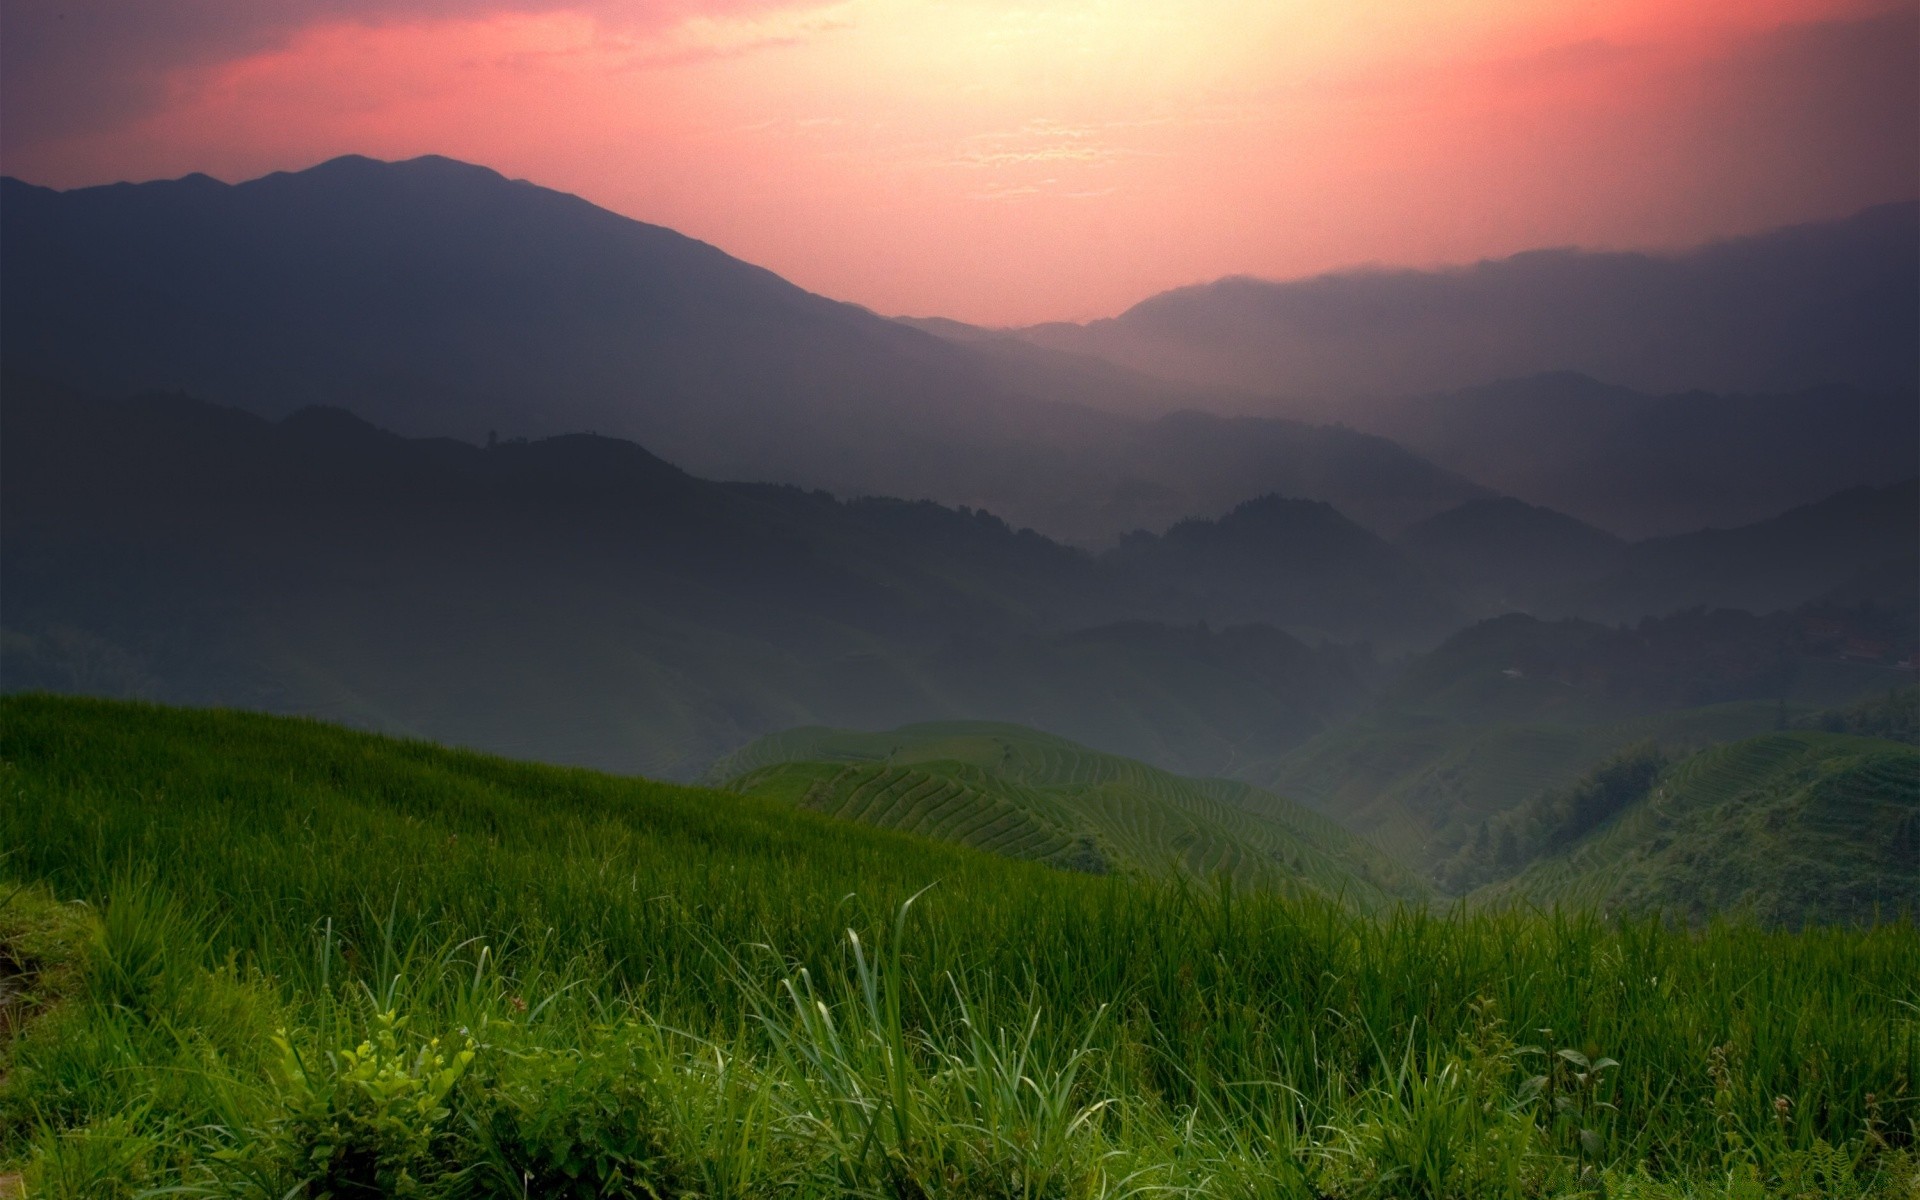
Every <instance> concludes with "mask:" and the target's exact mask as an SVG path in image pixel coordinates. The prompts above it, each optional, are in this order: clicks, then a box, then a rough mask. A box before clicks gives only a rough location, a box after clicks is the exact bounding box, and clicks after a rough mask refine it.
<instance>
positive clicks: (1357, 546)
mask: <svg viewBox="0 0 1920 1200" xmlns="http://www.w3.org/2000/svg"><path fill="white" fill-rule="evenodd" d="M1103 561H1105V562H1108V563H1111V564H1113V565H1114V566H1116V567H1117V568H1119V569H1120V570H1121V571H1123V572H1124V573H1126V574H1127V575H1129V576H1131V577H1132V578H1134V579H1136V580H1138V581H1139V582H1140V584H1141V585H1142V586H1143V587H1145V588H1147V589H1150V590H1151V591H1153V592H1155V593H1157V594H1159V595H1161V596H1163V597H1165V598H1166V602H1167V603H1169V604H1175V605H1177V604H1180V603H1183V602H1184V603H1190V604H1193V605H1195V606H1196V608H1197V609H1198V610H1199V611H1201V612H1206V613H1211V614H1214V615H1216V616H1218V617H1220V618H1221V619H1225V620H1238V621H1248V620H1269V621H1272V622H1274V623H1276V624H1280V625H1284V626H1286V627H1288V628H1291V629H1302V630H1312V631H1315V632H1318V633H1320V634H1322V635H1325V636H1331V637H1337V638H1342V639H1348V640H1351V639H1356V638H1368V637H1372V638H1379V639H1382V640H1389V641H1393V642H1396V643H1406V642H1419V641H1423V640H1427V639H1431V638H1437V637H1439V636H1441V635H1443V634H1444V633H1446V632H1447V631H1449V630H1451V629H1453V628H1455V627H1456V626H1457V625H1458V624H1459V623H1460V619H1461V618H1460V615H1459V612H1458V610H1457V609H1455V608H1454V607H1453V605H1452V604H1451V603H1450V601H1449V600H1448V599H1447V598H1446V596H1445V594H1444V592H1443V591H1442V590H1441V589H1440V588H1439V587H1438V586H1436V585H1435V584H1434V583H1433V582H1431V581H1430V580H1428V579H1427V578H1425V577H1424V576H1423V575H1422V574H1421V572H1420V571H1419V570H1418V569H1417V568H1415V567H1414V566H1413V565H1412V564H1411V563H1410V562H1408V561H1407V560H1406V558H1405V557H1404V556H1403V555H1402V554H1401V553H1400V552H1399V551H1397V550H1395V549H1394V548H1393V547H1392V546H1391V545H1389V544H1388V543H1386V542H1385V541H1383V540H1381V539H1380V538H1378V537H1376V536H1374V535H1373V534H1371V533H1369V532H1367V531H1366V530H1364V529H1362V528H1360V526H1358V525H1356V524H1354V523H1353V522H1352V521H1349V520H1347V519H1346V518H1345V517H1343V516H1341V515H1340V513H1339V512H1337V511H1335V510H1334V508H1333V507H1332V506H1331V505H1328V504H1324V503H1321V502H1319V501H1314V500H1299V499H1290V498H1286V497H1282V496H1262V497H1260V498H1258V499H1254V500H1249V501H1247V502H1246V503H1244V504H1241V505H1239V506H1238V507H1236V508H1235V509H1234V510H1233V511H1232V512H1230V513H1228V514H1227V515H1226V516H1224V517H1221V518H1220V519H1219V520H1216V521H1209V520H1203V519H1198V518H1194V519H1189V520H1186V521H1182V522H1180V523H1179V524H1177V525H1175V526H1173V527H1172V528H1171V529H1169V530H1167V532H1166V533H1164V534H1162V535H1160V536H1158V537H1155V536H1154V535H1152V534H1150V533H1146V532H1139V533H1135V534H1132V535H1130V536H1128V537H1126V538H1124V539H1122V540H1121V542H1120V544H1119V545H1118V546H1117V547H1115V548H1114V549H1113V550H1111V551H1109V552H1108V553H1107V554H1106V555H1105V556H1104V559H1103ZM1256 613H1257V614H1264V615H1262V616H1258V617H1256V616H1255V615H1254V614H1256Z"/></svg>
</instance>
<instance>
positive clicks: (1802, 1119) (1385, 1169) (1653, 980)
mask: <svg viewBox="0 0 1920 1200" xmlns="http://www.w3.org/2000/svg"><path fill="white" fill-rule="evenodd" d="M0 761H3V763H4V765H3V766H0V845H3V846H4V847H5V853H6V856H7V857H6V859H5V861H4V864H3V865H0V871H3V872H4V873H5V874H6V875H9V876H11V877H12V878H13V879H14V880H15V881H16V882H15V884H14V885H9V886H7V887H6V888H4V889H0V895H6V894H8V893H9V892H12V891H13V887H14V886H17V885H18V884H27V885H29V886H28V889H27V891H25V892H23V893H21V896H22V897H23V899H22V900H20V901H16V902H14V903H12V904H10V905H8V906H7V907H6V908H4V909H0V944H4V945H5V946H6V947H8V948H9V953H10V954H13V955H15V956H16V957H18V956H20V955H22V954H23V953H26V952H27V951H26V948H32V947H37V949H33V950H32V951H31V953H32V954H34V955H38V956H40V957H41V958H43V959H45V960H47V962H46V969H45V970H44V971H42V972H41V974H42V976H44V977H45V978H47V979H48V980H55V979H58V980H60V981H61V982H59V983H58V986H57V987H53V986H52V984H49V985H48V987H49V989H50V990H48V991H46V992H45V994H44V995H43V996H41V997H40V998H39V999H37V1000H36V1002H35V1007H34V1015H33V1016H32V1018H31V1019H30V1020H28V1021H26V1022H25V1023H23V1024H22V1025H21V1026H20V1028H19V1029H18V1030H17V1031H15V1032H14V1033H13V1034H12V1035H11V1040H10V1042H9V1044H8V1046H7V1048H6V1060H5V1078H4V1083H0V1175H4V1174H5V1173H6V1172H8V1171H10V1170H22V1171H24V1172H25V1176H26V1182H27V1185H28V1187H29V1189H30V1192H29V1194H31V1195H45V1196H132V1195H140V1194H150V1195H199V1196H232V1197H238V1196H260V1197H268V1196H272V1197H287V1196H315V1197H317V1196H322V1195H331V1196H334V1197H337V1198H341V1200H344V1198H346V1197H351V1196H368V1195H395V1196H409V1195H411V1196H423V1197H425V1196H503V1197H504V1196H524V1195H541V1196H656V1197H693V1196H701V1197H712V1198H716V1200H717V1198H722V1197H726V1198H734V1197H740V1198H745V1197H795V1198H801V1197H822V1198H824V1197H868V1196H871V1197H963V1198H964V1197H1008V1198H1011V1197H1021V1198H1028V1197H1031V1198H1039V1197H1053V1198H1058V1200H1083V1198H1091V1197H1121V1196H1146V1195H1154V1196H1163V1195H1165V1196H1208V1197H1234V1198H1247V1200H1253V1198H1266V1200H1277V1198H1282V1197H1285V1198H1290V1200H1291V1198H1295V1197H1298V1198H1306V1197H1343V1198H1344V1197H1351V1198H1355V1200H1358V1198H1360V1197H1409V1198H1412V1197H1461V1198H1463V1200H1464V1198H1467V1197H1473V1198H1476V1200H1478V1198H1481V1197H1494V1198H1498V1197H1533V1196H1597V1195H1600V1194H1602V1193H1604V1194H1606V1195H1609V1196H1614V1197H1629V1198H1632V1197H1640V1198H1647V1200H1651V1198H1654V1197H1661V1198H1667V1197H1715V1198H1727V1200H1732V1198H1734V1197H1743V1198H1744V1197H1762V1196H1776V1197H1784V1196H1853V1195H1862V1196H1875V1197H1889V1198H1890V1197H1896V1196H1897V1197H1902V1198H1904V1197H1907V1196H1910V1195H1911V1194H1913V1189H1914V1188H1915V1187H1916V1186H1917V1185H1920V1175H1916V1168H1915V1159H1914V1144H1915V1137H1916V1128H1915V1121H1916V1115H1917V1114H1916V1107H1915V1095H1914V1080H1915V1078H1916V1073H1917V1071H1920V1022H1917V1020H1916V1018H1917V1016H1920V932H1917V931H1916V930H1915V928H1914V927H1913V926H1912V925H1911V924H1905V923H1896V924H1888V925H1883V926H1878V927H1872V928H1811V929H1807V930H1805V931H1801V932H1791V933H1790V932H1781V931H1774V930H1768V929H1765V928H1762V927H1759V926H1757V925H1753V924H1748V923H1744V922H1722V923H1712V924H1709V925H1707V926H1706V927H1704V928H1702V929H1699V930H1688V929H1685V928H1682V927H1676V926H1672V925H1668V924H1664V923H1662V922H1660V921H1658V920H1629V921H1608V920H1603V919H1601V918H1599V917H1597V916H1595V915H1592V914H1591V913H1586V912H1579V911H1560V912H1532V911H1506V912H1488V911H1468V910H1453V911H1448V912H1444V913H1441V912H1435V911H1430V910H1427V909H1424V908H1400V909H1388V910H1384V911H1381V912H1377V913H1372V914H1367V913H1361V912H1357V911H1354V910H1352V909H1349V908H1346V907H1343V906H1341V905H1340V904H1338V903H1335V902H1333V901H1330V900H1327V899H1325V898H1321V897H1317V896H1313V895H1282V894H1268V893H1262V892H1246V891H1240V890H1235V889H1231V888H1211V887H1204V886H1200V885H1196V884H1193V883H1191V882H1181V881H1179V880H1175V881H1172V882H1167V883H1156V882H1153V881H1150V880H1141V879H1137V878H1132V877H1125V876H1104V877H1093V876H1087V875H1082V874H1075V873H1070V872H1062V871H1055V870H1050V869H1048V868H1046V867H1044V866H1040V865H1036V864H1031V863H1024V862H1018V861H1012V860H1008V859H1004V858H997V857H994V856H990V855H984V854H979V853H975V852H972V851H969V850H966V849H964V848H962V847H958V846H954V845H951V844H947V843H942V842H937V841H932V840H928V839H922V838H915V837H911V836H908V835H905V834H900V833H895V832H890V831H887V830H882V829H876V828H871V827H867V826H863V825H859V824H855V823H850V822H843V821H834V820H832V819H829V818H826V817H822V816H818V815H816V814H812V813H808V812H805V811H796V810H795V809H794V808H793V807H792V806H791V805H788V804H783V803H781V802H778V801H774V800H767V799H763V798H757V797H754V796H742V795H736V794H729V793H721V792H714V791H705V790H699V789H688V788H679V787H672V786H667V785H661V784H654V783H649V782H646V781H643V780H635V779H623V778H616V777H610V776H604V775H598V774H593V773H590V772H584V771H577V770H563V769H557V768H548V767H539V766H532V765H527V764H519V763H512V762H506V761H502V760H498V759H491V758H486V757H482V756H478V755H473V754H467V753H461V752H455V751H448V750H444V749H440V748H436V747H432V746H428V745H423V744H419V743H408V742H398V741H391V740H385V739H381V738H376V737H371V736H368V735H363V734H356V733H351V732H348V731H345V730H342V729H338V728H334V727H329V726H326V725H323V724H319V723H315V722H308V721H296V720H288V719H282V718H271V717H264V716H258V715H247V714H239V713H226V712H201V711H185V710H170V709H163V708H157V707H147V706H137V705H126V704H113V703H107V702H99V701H77V700H58V699H53V698H48V697H39V696H28V697H12V698H7V699H5V700H0ZM55 960H58V961H57V963H56V961H55ZM35 986H36V987H39V986H40V985H38V984H36V985H35Z"/></svg>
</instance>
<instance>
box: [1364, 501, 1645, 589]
mask: <svg viewBox="0 0 1920 1200" xmlns="http://www.w3.org/2000/svg"><path fill="white" fill-rule="evenodd" d="M1398 544H1399V546H1400V548H1401V549H1402V550H1404V551H1405V552H1406V553H1407V554H1408V555H1409V556H1410V557H1411V558H1412V559H1413V560H1414V561H1415V562H1416V563H1419V564H1420V565H1422V566H1424V567H1425V568H1427V570H1428V571H1430V572H1431V573H1433V574H1434V575H1436V576H1438V577H1440V578H1442V579H1444V580H1446V582H1447V584H1448V585H1449V587H1450V588H1451V589H1452V590H1453V592H1454V594H1455V595H1456V596H1459V597H1461V598H1462V599H1463V600H1464V602H1465V603H1466V604H1467V605H1468V607H1470V608H1471V609H1473V610H1474V611H1476V612H1482V613H1488V614H1493V613H1502V612H1529V611H1532V610H1533V609H1535V608H1537V607H1538V606H1539V605H1540V603H1541V602H1542V601H1543V600H1544V599H1547V598H1549V597H1551V598H1553V599H1556V600H1557V599H1559V598H1560V596H1561V595H1562V594H1564V593H1566V592H1567V591H1569V590H1570V589H1572V588H1574V587H1576V586H1578V585H1582V584H1588V583H1591V582H1593V581H1594V580H1597V579H1599V578H1601V577H1602V576H1604V575H1607V574H1608V573H1609V572H1611V571H1614V570H1617V569H1618V568H1619V566H1620V562H1621V559H1622V557H1623V555H1624V553H1625V551H1626V546H1627V544H1626V543H1625V542H1624V541H1622V540H1621V539H1620V538H1617V537H1614V536H1613V535H1612V534H1610V533H1606V532H1603V531H1602V530H1599V529H1595V528H1594V527H1593V526H1591V525H1587V524H1585V523H1583V522H1581V521H1577V520H1575V519H1574V518H1572V517H1569V516H1567V515H1566V514H1565V513H1558V512H1554V511H1553V510H1552V509H1549V508H1541V507H1538V506H1537V505H1532V504H1528V503H1526V502H1525V501H1523V500H1516V499H1514V498H1513V497H1511V496H1499V497H1495V498H1492V499H1487V500H1471V501H1468V502H1467V503H1465V504H1463V505H1461V506H1460V507H1459V508H1454V509H1449V510H1447V511H1446V512H1443V513H1441V514H1439V515H1438V516H1434V517H1429V518H1428V519H1427V520H1425V521H1422V522H1420V523H1419V524H1417V525H1415V526H1413V527H1412V528H1411V529H1409V530H1407V531H1406V533H1404V534H1403V535H1401V537H1400V538H1399V541H1398Z"/></svg>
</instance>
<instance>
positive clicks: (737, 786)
mask: <svg viewBox="0 0 1920 1200" xmlns="http://www.w3.org/2000/svg"><path fill="white" fill-rule="evenodd" d="M709 777H710V778H711V779H714V780H716V781H719V782H721V783H722V784H723V786H725V787H727V788H728V789H729V790H732V791H737V792H744V793H747V794H749V795H755V796H766V797H776V798H781V799H785V800H787V801H789V802H790V803H793V804H796V805H798V806H800V807H802V808H807V809H811V810H813V811H815V812H824V813H828V814H830V815H833V816H839V817H844V818H846V819H849V820H855V821H859V822H861V823H863V824H868V825H879V826H881V827H883V828H888V829H901V830H906V831H908V832H913V833H920V834H924V835H928V836H932V837H939V838H943V839H948V840H953V841H958V842H962V843H964V844H966V845H970V846H974V847H976V848H978V849H983V850H991V851H994V852H996V853H1000V854H1005V855H1008V856H1010V857H1014V858H1032V859H1038V860H1040V861H1043V862H1048V863H1051V864H1053V865H1055V866H1061V867H1066V868H1069V869H1073V870H1081V871H1091V872H1095V873H1105V872H1108V871H1116V870H1125V871H1133V872H1140V873H1145V874H1149V875H1168V874H1175V873H1182V874H1186V875H1189V876H1192V877H1195V878H1198V879H1202V880H1206V879H1211V878H1213V877H1215V876H1218V875H1225V876H1227V877H1229V878H1232V879H1233V880H1235V881H1236V882H1238V883H1241V884H1243V885H1247V886H1252V887H1262V888H1267V889H1284V888H1298V887H1302V886H1304V887H1307V888H1310V889H1318V890H1321V891H1324V892H1327V893H1329V894H1338V895H1346V896H1347V897H1349V898H1350V899H1354V900H1358V901H1362V902H1366V903H1371V904H1379V903H1382V902H1384V901H1386V900H1387V899H1389V898H1400V899H1408V898H1418V897H1420V896H1422V895H1423V894H1424V889H1423V888H1422V887H1421V886H1420V885H1419V884H1418V883H1417V882H1415V881H1414V880H1413V878H1412V877H1411V876H1410V875H1409V874H1408V873H1407V872H1406V871H1405V870H1404V869H1403V868H1400V867H1399V866H1397V865H1396V864H1394V863H1393V862H1392V860H1390V859H1388V858H1387V857H1386V856H1384V855H1382V854H1380V853H1379V852H1378V851H1376V850H1374V849H1373V848H1372V847H1371V846H1368V845H1367V844H1366V843H1364V842H1362V841H1360V840H1359V839H1357V838H1355V837H1354V836H1353V835H1352V834H1349V833H1347V832H1346V831H1344V830H1343V829H1341V828H1340V827H1339V826H1338V825H1336V824H1334V823H1333V822H1332V821H1329V820H1327V819H1326V818H1325V817H1322V816H1319V815H1318V814H1316V813H1313V812H1310V811H1308V810H1306V809H1304V808H1301V807H1300V806H1299V805H1296V804H1294V803H1292V802H1291V801H1288V800H1285V799H1282V798H1281V797H1279V796H1275V795H1273V794H1271V793H1268V792H1263V791H1261V790H1259V789H1257V788H1253V787H1249V786H1248V785H1246V784H1244V783H1240V782H1237V781H1234V780H1226V779H1187V778H1183V777H1181V776H1178V775H1172V774H1169V773H1168V772H1165V771H1161V770H1158V769H1156V768H1154V767H1150V766H1148V765H1147V764H1145V763H1142V762H1137V761H1135V760H1133V759H1129V758H1122V757H1120V756H1118V755H1111V754H1101V753H1098V752H1096V751H1093V750H1089V749H1088V748H1087V747H1085V746H1080V745H1076V744H1074V743H1073V742H1070V741H1067V740H1066V739H1064V738H1056V737H1050V736H1047V735H1045V734H1041V733H1037V732H1035V731H1034V730H1031V729H1023V728H1021V727H1019V726H1014V725H994V724H986V723H982V722H968V721H962V722H948V723H944V724H935V725H909V726H903V727H902V728H899V729H895V730H892V731H891V732H887V733H853V732H849V731H847V730H838V729H821V728H810V729H795V730H789V731H787V732H785V733H780V734H775V735H773V736H772V737H768V738H763V739H761V740H760V741H757V742H755V743H753V744H752V745H750V746H747V747H746V748H744V749H742V750H741V751H739V752H738V753H736V754H733V755H730V756H728V757H727V758H725V759H722V760H721V761H720V762H719V763H716V764H715V765H714V767H713V769H712V771H711V772H710V773H709Z"/></svg>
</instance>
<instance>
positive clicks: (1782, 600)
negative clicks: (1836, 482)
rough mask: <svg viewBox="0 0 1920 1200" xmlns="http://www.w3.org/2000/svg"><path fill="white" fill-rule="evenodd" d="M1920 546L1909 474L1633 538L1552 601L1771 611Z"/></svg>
mask: <svg viewBox="0 0 1920 1200" xmlns="http://www.w3.org/2000/svg"><path fill="white" fill-rule="evenodd" d="M1916 548H1920V480H1915V479H1908V480H1907V481H1906V482H1904V483H1899V484H1894V485H1891V486H1888V487H1879V488H1874V487H1859V488H1851V489H1849V490H1847V491H1844V492H1841V493H1839V494H1838V495H1834V496H1830V497H1828V498H1826V499H1825V500H1822V501H1820V502H1818V503H1816V504H1808V505H1802V506H1800V507H1798V508H1794V509H1791V510H1789V511H1787V512H1784V513H1782V514H1780V515H1779V516H1777V517H1773V518H1771V519H1769V520H1765V521H1759V522H1756V523H1754V524H1752V525H1745V526H1741V527H1740V528H1737V529H1707V530H1701V531H1699V532H1695V533H1688V534H1682V535H1679V536H1675V537H1665V538H1653V539H1649V540H1647V541H1644V542H1639V543H1636V544H1635V545H1633V546H1631V547H1628V548H1627V549H1626V550H1625V551H1624V552H1622V553H1620V554H1619V555H1618V556H1617V558H1616V560H1615V561H1616V565H1615V566H1614V568H1613V570H1612V571H1610V572H1608V573H1607V574H1606V575H1604V576H1603V577H1600V578H1597V579H1596V578H1591V577H1590V578H1588V579H1586V580H1583V581H1579V582H1578V583H1563V584H1561V585H1560V586H1559V588H1558V589H1557V593H1558V594H1557V595H1555V596H1554V598H1553V601H1552V602H1551V606H1552V607H1555V608H1557V609H1558V610H1559V611H1564V612H1578V613H1581V614H1583V615H1587V616H1592V617H1597V618H1600V619H1603V620H1629V619H1632V618H1635V617H1638V616H1640V615H1642V614H1645V613H1660V612H1672V611H1675V610H1677V609H1681V608H1693V607H1707V608H1744V609H1746V610H1748V611H1750V612H1770V611H1773V610H1775V609H1782V608H1792V607H1795V606H1797V605H1799V604H1802V603H1805V602H1807V601H1809V600H1812V599H1814V598H1816V597H1819V596H1821V595H1823V594H1824V593H1826V592H1828V591H1829V590H1831V589H1833V588H1834V587H1835V586H1837V585H1840V584H1842V583H1843V582H1845V581H1847V580H1850V579H1854V578H1857V577H1860V576H1862V574H1863V573H1870V572H1874V571H1876V570H1878V569H1883V568H1887V567H1892V568H1894V569H1895V570H1896V571H1898V570H1901V569H1902V568H1903V567H1904V564H1906V563H1907V562H1910V561H1911V560H1912V558H1913V555H1914V552H1915V550H1916ZM1906 578H1907V580H1908V582H1909V584H1911V583H1912V582H1913V581H1914V579H1915V576H1914V575H1913V574H1912V573H1907V575H1906Z"/></svg>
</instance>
